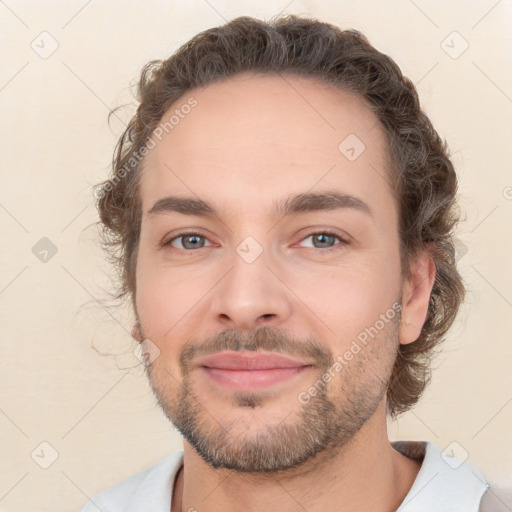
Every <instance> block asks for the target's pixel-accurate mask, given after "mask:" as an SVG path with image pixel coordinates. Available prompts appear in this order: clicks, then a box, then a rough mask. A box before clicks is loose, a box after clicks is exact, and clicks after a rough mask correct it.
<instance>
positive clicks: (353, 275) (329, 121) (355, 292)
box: [133, 73, 435, 512]
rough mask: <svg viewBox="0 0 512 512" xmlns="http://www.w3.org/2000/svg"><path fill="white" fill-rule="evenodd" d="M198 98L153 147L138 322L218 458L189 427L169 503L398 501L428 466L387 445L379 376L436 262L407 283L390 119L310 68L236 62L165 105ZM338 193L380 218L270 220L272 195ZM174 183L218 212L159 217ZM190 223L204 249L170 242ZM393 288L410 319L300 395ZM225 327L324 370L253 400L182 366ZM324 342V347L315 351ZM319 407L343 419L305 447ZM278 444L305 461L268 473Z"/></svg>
mask: <svg viewBox="0 0 512 512" xmlns="http://www.w3.org/2000/svg"><path fill="white" fill-rule="evenodd" d="M190 96H193V97H194V98H195V99H196V100H197V106H196V107H195V108H194V109H193V110H192V111H191V113H190V114H188V115H187V116H186V117H185V118H184V119H182V120H181V121H180V123H179V124H178V125H177V126H175V127H174V128H173V129H172V130H171V131H169V133H167V134H164V136H163V137H161V140H158V139H157V138H155V137H154V141H155V147H154V148H153V149H152V150H151V151H150V153H149V154H148V155H147V157H146V158H145V160H144V166H143V171H142V175H141V180H140V195H141V200H142V211H143V218H142V225H141V236H140V245H139V252H138V260H137V269H136V286H137V289H136V295H135V310H136V315H137V319H138V321H139V323H140V328H139V329H134V331H133V335H134V337H135V338H136V339H138V340H139V341H141V340H142V339H149V340H151V343H153V344H154V345H156V346H157V347H158V349H159V351H160V354H159V357H158V358H156V359H155V360H154V361H153V362H152V363H151V364H150V365H149V366H147V367H146V369H147V372H148V377H149V380H150V383H151V386H152V388H153V391H154V392H155V395H156V396H157V398H158V401H159V403H160V405H161V406H162V408H163V410H164V412H165V413H166V414H167V416H168V417H169V419H170V420H171V421H173V422H176V421H177V422H178V423H181V425H182V426H184V425H185V426H191V425H192V426H195V427H196V429H197V430H196V434H198V435H200V436H202V439H203V441H204V445H206V446H207V447H210V448H212V450H211V452H212V453H213V455H212V456H213V457H214V458H215V457H217V459H215V460H216V461H217V462H219V467H213V466H212V464H211V463H208V462H207V461H205V459H204V457H202V456H201V455H200V454H199V453H198V451H197V450H196V449H195V448H194V446H193V445H192V444H191V443H190V442H189V441H188V440H187V438H185V439H184V469H183V470H182V471H180V473H179V475H178V478H177V481H176V484H175V487H174V489H173V507H172V512H176V511H187V510H198V511H200V512H213V511H222V512H227V511H235V510H245V511H248V512H251V511H256V510H280V511H282V512H288V511H289V512H292V511H296V510H299V509H300V510H303V509H305V510H308V512H316V511H321V510H322V511H323V510H334V509H336V510H339V511H348V510H350V511H363V510H373V511H375V512H384V511H392V510H396V508H398V506H399V505H400V503H401V502H402V500H403V499H404V497H405V496H406V494H407V492H408V491H409V489H410V487H411V485H412V483H413V481H414V479H415V477H416V475H417V472H418V470H419V468H420V464H419V463H418V462H417V461H413V460H410V459H407V458H406V457H404V456H403V455H401V454H399V453H398V452H397V451H396V450H394V449H393V448H392V446H391V445H390V443H389V440H388V436H387V430H386V400H385V389H386V383H387V379H388V378H389V375H390V373H391V368H392V364H393V361H394V358H395V356H396V351H397V348H398V344H399V343H403V344H406V343H411V342H413V341H415V340H416V339H417V338H418V336H419V335H420V332H421V328H422V326H423V324H424V322H425V319H426V315H427V308H428V302H429V297H430V293H431V290H432V286H433V282H434V277H435V267H434V264H433V262H432V261H431V259H430V258H429V256H428V255H427V254H426V253H421V254H420V255H418V258H417V259H416V260H415V261H414V262H412V276H411V278H410V279H409V280H404V279H403V278H402V274H401V269H400V255H399V235H398V212H397V207H396V204H395V200H394V198H393V193H392V190H391V188H390V185H389V183H388V179H389V178H387V176H388V171H387V170H386V164H385V162H386V160H385V158H386V151H387V146H386V140H385V137H384V132H383V130H382V129H381V127H380V125H379V124H378V121H377V118H376V117H375V116H374V114H373V113H372V112H371V111H370V110H369V108H368V107H367V105H366V104H365V103H364V101H363V100H362V99H361V98H360V97H358V96H356V95H353V94H349V93H347V92H343V91H340V90H338V89H334V88H332V87H328V86H325V85H321V84H319V83H317V82H315V81H314V80H312V79H305V78H298V77H293V76H286V77H280V76H258V75H254V74H249V73H247V74H241V75H237V76H236V77H234V78H230V79H229V80H225V81H222V82H219V83H216V84H213V85H210V86H208V87H206V88H202V89H197V90H194V91H190V92H189V93H187V95H186V96H185V97H183V98H181V99H180V100H178V101H177V102H176V103H175V104H174V105H172V106H171V108H170V109H169V113H172V112H173V111H174V110H175V109H176V108H179V106H180V105H182V104H184V103H185V102H186V101H187V99H188V98H189V97H190ZM168 117H169V116H168V115H166V116H164V119H167V118H168ZM349 134H356V135H357V136H358V137H359V139H360V140H361V141H363V143H364V144H365V146H366V149H365V150H364V151H363V153H362V154H361V155H360V156H359V157H358V158H357V159H356V160H354V161H349V160H348V159H347V158H346V157H345V156H344V155H343V154H342V153H341V152H340V151H339V149H338V145H339V144H340V142H342V141H343V140H344V139H345V137H347V135H349ZM328 190H329V191H337V192H339V193H341V194H350V195H353V196H356V197H357V198H360V199H361V200H362V201H364V202H365V203H366V204H367V205H369V207H370V209H371V212H372V215H367V214H365V213H364V212H361V211H358V210H355V209H353V208H343V209H338V210H333V211H315V212H306V213H300V214H296V215H290V216H288V217H284V218H278V219H275V218H272V217H271V211H272V207H273V204H274V202H275V201H279V200H280V199H282V198H284V197H287V196H288V195H291V194H299V193H307V192H325V191H328ZM171 194H172V195H180V196H183V197H194V198H201V199H202V200H205V201H208V202H210V203H212V204H213V205H215V207H216V208H217V209H218V210H219V212H220V216H219V218H215V217H214V218H203V217H199V216H195V215H183V214H180V213H176V212H166V213H162V214H159V215H149V214H148V210H149V209H151V207H152V206H153V205H154V204H155V202H156V201H157V200H159V199H161V198H163V197H166V196H169V195H171ZM326 229H327V230H328V231H335V232H336V233H337V234H339V236H340V237H341V239H345V240H347V241H348V243H347V242H342V241H341V239H337V238H336V237H334V238H329V239H328V240H327V242H329V243H328V244H325V243H324V245H323V246H322V245H321V244H319V242H320V241H324V242H325V239H323V240H318V237H315V236H311V234H312V233H313V234H314V233H322V230H326ZM188 231H198V232H200V233H201V235H202V236H204V237H206V238H205V239H203V238H199V240H198V239H195V240H194V241H195V242H196V243H197V241H199V242H200V244H199V245H198V246H196V247H199V248H190V241H191V240H190V239H184V238H175V237H177V236H178V235H183V233H186V232H188ZM247 236H251V237H253V238H254V239H255V240H256V241H257V243H258V244H259V245H260V247H261V249H262V253H261V255H260V256H259V257H258V258H257V259H256V260H255V261H253V262H252V263H248V262H247V261H245V260H244V259H243V258H242V257H241V256H240V254H239V253H238V252H237V250H236V249H237V247H238V246H239V245H240V243H241V242H242V241H244V239H245V238H246V237H247ZM336 236H338V235H336ZM192 238H193V237H192ZM320 238H321V236H320ZM169 239H172V244H171V245H163V242H166V241H168V240H169ZM315 239H316V242H315ZM187 243H188V245H187V247H189V248H188V249H187V248H185V244H187ZM315 244H316V245H317V247H319V248H315ZM201 245H204V246H202V247H201ZM330 248H331V249H332V250H331V251H330V252H326V251H327V249H330ZM251 250H252V249H251ZM397 301H399V304H400V305H401V318H400V320H398V316H397V317H396V318H395V319H394V321H389V322H387V323H385V325H384V327H383V328H382V329H380V331H379V333H378V335H377V336H376V337H375V338H373V339H371V341H370V342H369V343H368V344H367V345H366V346H364V347H363V348H362V349H361V351H360V352H358V353H357V354H355V355H354V357H353V359H352V360H350V361H349V362H348V363H347V364H346V365H345V366H344V367H343V369H342V370H341V371H338V372H335V374H334V377H333V378H332V379H331V380H330V381H329V382H328V383H327V385H326V387H325V390H324V392H323V394H322V393H320V397H312V399H311V401H310V402H309V403H307V404H304V403H301V401H300V400H299V399H298V395H299V393H300V392H302V391H304V390H307V389H308V388H309V387H310V386H311V385H312V384H313V383H314V382H316V381H317V380H318V379H319V378H320V377H321V376H322V374H323V373H324V370H325V368H326V367H325V366H322V362H325V361H327V360H328V359H329V356H330V358H331V362H332V360H336V357H337V356H339V355H342V354H344V353H345V352H346V351H347V350H348V349H349V348H350V345H351V343H352V341H353V340H354V339H356V337H357V336H358V334H360V333H361V332H362V331H364V329H365V328H368V327H370V326H374V325H375V324H376V321H377V320H378V319H379V318H381V317H380V315H382V314H384V313H385V312H386V311H388V310H389V309H390V308H391V307H392V305H393V304H395V303H396V302H397ZM265 328H266V329H265ZM262 329H263V331H262ZM225 330H227V331H226V332H229V333H231V334H232V335H233V336H234V337H235V338H232V339H235V340H238V341H241V340H243V341H246V342H248V341H251V340H252V342H254V344H255V345H254V347H253V348H258V349H264V348H265V347H274V346H275V347H279V350H278V351H279V352H282V353H284V354H287V355H290V356H292V357H296V358H299V359H301V360H303V359H306V357H305V356H304V354H302V352H301V351H299V352H301V354H300V355H297V354H298V353H297V352H296V351H297V350H298V349H299V348H302V347H304V350H305V351H306V353H311V358H310V361H312V363H313V366H311V367H310V368H308V369H307V370H306V371H304V372H302V373H301V374H299V375H298V376H296V377H294V378H292V379H290V380H288V381H285V382H283V383H279V384H277V385H275V386H273V387H272V388H271V389H270V390H265V392H263V391H259V392H256V393H254V394H250V395H249V394H245V395H246V396H242V395H244V394H243V393H241V394H236V395H235V393H234V392H233V391H231V390H229V389H226V388H221V387H219V386H218V385H217V384H215V383H213V382H212V381H211V380H209V378H208V377H207V376H205V375H204V372H201V371H200V370H199V369H197V368H194V367H193V362H194V356H193V357H192V358H191V359H189V360H188V362H189V363H190V365H188V366H187V365H185V366H184V365H183V364H180V356H182V355H183V353H184V351H185V349H187V348H190V347H195V348H196V349H197V351H198V352H197V354H196V355H197V357H199V356H201V355H204V353H205V352H204V349H205V347H206V343H207V342H211V341H212V340H213V342H217V343H218V344H217V345H216V346H217V347H227V346H228V345H226V344H225V343H227V342H226V341H225V340H226V338H222V337H219V336H220V333H221V332H223V331H225ZM262 332H267V333H270V335H272V333H276V336H277V333H281V334H282V337H281V338H279V340H280V342H281V344H279V345H267V343H268V338H266V337H265V336H263V335H260V334H261V333H262ZM275 339H276V340H277V339H278V338H277V337H276V338H275ZM223 343H224V344H223ZM314 344H317V346H318V347H320V353H321V354H322V355H323V356H325V357H326V358H327V359H326V360H324V359H322V357H320V356H318V357H317V358H316V359H315V357H313V354H315V352H313V351H311V352H308V350H310V349H311V348H312V347H313V346H314ZM294 351H295V352H294ZM322 407H324V409H322ZM315 411H316V412H318V411H324V412H325V411H329V412H328V414H329V415H330V416H328V417H329V419H330V420H332V423H330V425H331V431H329V432H328V435H327V434H326V428H327V426H326V425H324V424H323V423H322V422H321V421H320V419H318V421H316V422H313V425H318V432H317V434H318V435H319V436H320V437H321V435H322V433H324V434H326V435H325V439H324V438H322V439H320V441H318V443H319V444H318V446H316V448H315V450H316V451H315V453H314V454H312V453H309V455H308V454H306V455H305V452H304V450H305V449H306V448H305V447H307V443H306V438H302V437H300V436H301V434H304V432H305V430H303V431H301V430H300V427H301V426H304V425H305V424H304V421H305V418H308V417H310V418H314V417H315V416H314V413H315ZM301 414H302V415H301ZM326 414H327V413H326ZM324 416H326V415H325V414H324ZM333 425H334V427H333ZM324 427H325V428H324ZM286 429H288V430H286ZM294 429H295V430H294ZM271 433H272V435H271ZM286 433H288V434H290V433H292V434H293V435H295V437H293V435H292V436H290V435H285V434H286ZM282 446H286V447H287V449H289V450H290V452H292V453H294V455H296V456H297V457H299V456H300V455H302V456H303V460H300V461H298V460H295V461H293V460H286V461H285V460H284V458H283V459H282V460H281V459H280V460H278V461H277V462H276V466H275V467H274V468H273V469H269V468H267V470H263V469H264V468H263V466H261V465H262V464H263V463H264V462H265V461H266V460H267V461H268V459H269V457H268V455H269V454H271V453H278V454H279V453H280V452H279V449H280V447H282ZM219 447H220V448H221V450H218V448H219ZM255 447H259V448H260V449H261V451H260V454H263V455H265V454H267V456H266V457H263V456H262V457H260V459H258V462H259V464H260V466H258V467H257V465H255V466H254V468H253V469H254V471H250V470H247V468H246V470H241V468H238V469H237V468H234V467H229V464H228V461H243V460H244V457H245V456H247V455H248V454H251V453H253V452H251V451H250V449H254V448H255ZM322 447H323V449H322ZM222 450H224V452H222ZM266 450H267V451H266ZM276 450H277V452H276ZM294 450H295V451H294ZM301 450H302V452H301ZM221 452H222V453H223V454H222V453H221ZM203 455H204V454H203ZM210 462H211V461H210ZM278 463H281V466H279V464H278ZM222 464H224V466H222ZM255 464H256V463H255ZM249 469H250V468H249ZM299 504H300V505H299ZM302 507H303V508H302Z"/></svg>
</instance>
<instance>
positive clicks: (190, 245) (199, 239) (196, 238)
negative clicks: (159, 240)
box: [164, 233, 207, 251]
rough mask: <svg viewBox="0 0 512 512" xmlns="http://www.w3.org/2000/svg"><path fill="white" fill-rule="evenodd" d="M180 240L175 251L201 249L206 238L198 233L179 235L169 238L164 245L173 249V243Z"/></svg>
mask: <svg viewBox="0 0 512 512" xmlns="http://www.w3.org/2000/svg"><path fill="white" fill-rule="evenodd" d="M180 239H181V240H182V242H181V247H177V249H181V250H185V251H189V250H193V249H202V248H203V247H205V241H206V240H207V238H206V237H205V236H203V235H201V234H199V233H182V234H181V235H178V236H175V237H174V238H171V239H170V240H169V241H168V242H165V243H164V245H170V246H172V247H175V245H174V244H173V242H175V241H176V240H180Z"/></svg>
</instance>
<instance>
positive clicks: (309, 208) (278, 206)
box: [147, 191, 373, 219]
mask: <svg viewBox="0 0 512 512" xmlns="http://www.w3.org/2000/svg"><path fill="white" fill-rule="evenodd" d="M345 208H350V209H353V210H356V211H359V212H362V213H364V214H366V215H369V216H370V217H373V213H372V210H371V208H370V207H369V206H368V205H367V204H366V203H365V202H364V201H363V200H361V199H359V198H358V197H355V196H352V195H349V194H340V193H339V192H334V191H333V192H324V193H311V192H310V193H303V194H297V195H293V196H289V197H287V198H285V199H284V200H280V201H276V202H274V208H273V210H272V213H271V216H272V218H274V219H278V218H282V217H286V216H288V215H297V214H300V213H307V212H314V211H333V210H339V209H345ZM171 212H176V213H181V214H182V215H195V216H199V217H207V218H210V217H211V218H213V217H217V218H220V217H221V216H220V213H219V212H218V211H217V209H216V208H215V207H214V206H213V205H212V204H210V203H208V202H206V201H203V200H202V199H198V198H194V197H181V196H168V197H164V198H162V199H158V200H157V201H156V202H155V204H154V205H153V206H152V207H151V208H150V209H149V210H148V212H147V216H148V217H153V216H156V215H158V214H163V213H171Z"/></svg>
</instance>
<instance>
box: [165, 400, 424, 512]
mask: <svg viewBox="0 0 512 512" xmlns="http://www.w3.org/2000/svg"><path fill="white" fill-rule="evenodd" d="M381 409H382V408H379V410H377V411H376V413H375V414H374V415H373V416H372V418H370V419H369V420H368V421H367V422H366V423H365V425H364V426H363V427H362V428H361V429H360V430H359V432H358V433H357V434H356V436H354V438H352V440H351V441H350V442H349V443H347V444H346V445H344V446H343V447H341V448H339V449H338V450H336V451H333V450H326V451H325V452H323V453H321V454H319V455H317V456H316V457H315V458H314V459H313V460H310V461H308V462H307V463H305V464H303V465H301V466H300V467H298V468H292V469H290V470H287V471H283V472H280V473H275V474H264V475H262V474H247V473H238V472H235V471H231V470H227V469H214V468H212V467H211V466H209V465H208V464H206V463H205V462H204V461H203V460H202V459H201V457H200V456H199V455H198V454H197V453H196V452H195V450H194V449H193V448H192V446H191V445H190V444H189V443H187V442H186V441H185V443H184V465H183V470H182V471H180V473H179V475H178V478H177V480H176V484H175V488H174V496H173V506H172V511H171V512H183V511H188V510H200V511H201V512H221V511H222V512H231V511H233V512H235V511H238V510H244V511H247V512H256V511H260V510H280V512H292V511H293V512H295V511H296V510H297V508H298V505H297V504H300V506H299V508H300V509H304V510H307V511H308V512H320V511H322V512H323V511H325V510H338V511H340V512H345V511H349V510H350V511H351V512H359V511H361V512H362V511H367V510H372V511H374V512H391V511H395V510H396V509H397V508H398V507H399V505H400V503H401V502H402V501H403V499H404V498H405V496H406V495H407V493H408V491H409V489H410V488H411V486H412V484H413V482H414V479H415V478H416V475H417V474H418V471H419V469H420V466H421V464H420V463H418V462H416V461H413V460H411V459H408V458H406V457H404V456H403V455H401V454H400V453H399V452H398V451H396V450H394V449H393V447H392V446H391V444H390V443H389V440H388V437H387V430H386V417H385V411H384V410H381Z"/></svg>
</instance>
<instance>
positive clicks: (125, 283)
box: [95, 15, 465, 416]
mask: <svg viewBox="0 0 512 512" xmlns="http://www.w3.org/2000/svg"><path fill="white" fill-rule="evenodd" d="M244 71H252V72H257V73H268V74H278V75H280V74H283V73H286V74H294V75H298V76H302V77H310V78H314V79H315V80H317V81H321V82H323V83H328V84H332V85H335V86H336V87H338V88H340V89H342V90H345V91H350V92H353V93H356V94H358V95H360V96H361V97H363V98H364V99H365V100H366V103H367V105H368V106H369V108H370V109H371V110H372V111H373V112H374V113H375V115H376V116H377V118H378V119H379V120H380V123H381V124H382V126H383V128H384V131H385V133H386V136H387V139H388V142H389V149H390V151H389V155H388V156H389V160H390V164H391V165H390V166H389V167H390V171H389V173H390V176H389V179H390V180H392V183H393V186H392V189H393V190H394V191H395V197H396V201H397V205H398V211H399V219H400V220H399V231H400V239H401V247H400V254H401V264H402V275H403V277H404V278H407V277H409V276H410V263H411V262H412V260H413V258H414V257H415V256H416V255H417V254H418V253H419V251H423V250H427V251H428V252H429V254H430V255H431V257H432V259H433V261H434V263H435V267H436V277H435V282H434V285H433V289H432V293H431V296H430V303H429V308H428V315H427V320H426V322H425V324H424V326H423V329H422V331H421V334H420V336H419V338H418V339H417V340H416V341H415V342H413V343H410V344H406V345H400V347H399V352H398V356H397V358H396V362H395V365H394V368H393V371H392V375H391V379H390V382H389V386H388V390H387V407H388V412H389V414H391V415H392V416H396V415H398V414H400V413H402V412H404V411H406V410H408V409H409V408H410V407H412V406H413V405H414V404H415V403H416V402H417V401H418V399H419V398H420V396H421V394H422V393H423V391H424V389H425V387H426V385H427V383H428V382H429V381H430V366H431V359H432V356H433V353H434V348H435V347H436V346H437V345H438V344H439V342H440V341H442V339H443V337H444V335H445V333H446V331H447V330H448V328H449V327H450V326H451V324H452V323H453V321H454V319H455V317H456V314H457V312H458V309H459V306H460V304H461V302H462V300H463V298H464V295H465V287H464V284H463V282H462V279H461V276H460V274H459V272H458V271H457V268H456V265H455V251H454V243H453V242H454V240H453V229H454V227H455V225H456V223H457V222H458V220H459V219H458V213H457V211H456V203H455V194H456V190H457V178H456V175H455V170H454V168H453V165H452V163H451V161H450V158H449V154H448V149H447V146H446V143H445V142H444V141H443V140H442V139H441V138H440V137H439V135H438V134H437V132H436V131H435V129H434V128H433V126H432V123H431V122H430V120H429V119H428V117H427V116H426V114H425V113H424V112H423V111H422V110H421V108H420V103H419V99H418V94H417V92H416V89H415V87H414V85H413V84H412V82H411V81H410V80H409V79H408V78H406V77H404V76H403V75H402V73H401V71H400V68H399V67H398V65H397V64H396V63H395V62H394V61H393V60H392V59H391V58H390V57H388V56H387V55H385V54H383V53H380V52H379V51H378V50H376V49H375V48H374V47H373V46H372V45H371V44H370V43H369V42H368V40H367V38H366V37H365V36H364V35H362V34H361V33H359V32H358V31H355V30H341V29H340V28H338V27H336V26H333V25H330V24H328V23H324V22H321V21H318V20H315V19H311V18H308V17H303V16H295V15H290V16H285V17H278V18H276V19H272V20H271V21H269V22H264V21H261V20H257V19H254V18H251V17H246V16H244V17H240V18H237V19H234V20H232V21H231V22H229V23H227V24H225V25H223V26H220V27H216V28H211V29H209V30H206V31H204V32H201V33H199V34H198V35H196V36H195V37H194V38H192V39H191V40H190V41H189V42H187V43H186V44H184V45H183V46H182V47H181V48H179V49H178V50H177V51H176V52H175V53H174V54H173V55H172V56H171V57H169V58H168V59H166V60H156V61H151V62H149V63H148V64H147V65H146V66H145V67H144V69H143V70H142V74H141V77H140V81H139V85H138V99H139V101H140V103H139V106H138V108H137V111H136V114H135V115H134V116H133V118H132V119H131V121H130V122H129V124H128V126H127V128H126V130H125V131H124V133H123V134H122V136H121V137H120V139H119V141H118V144H117V146H116V150H115V152H114V158H113V165H112V175H111V177H110V179H108V180H106V181H104V182H102V183H99V184H98V185H96V187H95V193H96V197H97V207H98V211H99V215H100V219H101V224H102V227H103V229H102V236H103V239H102V240H103V247H104V248H105V249H106V250H107V252H108V254H109V255H110V259H111V262H113V263H114V264H115V266H116V269H117V271H118V275H119V278H120V288H119V293H118V295H117V298H118V299H120V298H124V297H125V296H126V295H129V296H130V298H131V300H132V304H134V299H135V269H136V261H137V252H138V243H139V234H140V225H141V217H142V211H141V201H140V197H139V193H138V188H139V176H140V172H138V169H139V166H140V162H141V160H142V157H143V156H144V154H145V151H146V152H147V148H146V144H147V143H148V141H149V140H150V136H151V134H152V133H153V131H154V130H155V128H156V127H157V126H158V125H159V123H160V122H161V120H162V117H163V116H164V114H165V113H166V112H167V110H168V109H169V107H170V106H171V105H172V104H173V103H174V102H175V101H176V100H177V99H179V98H180V97H181V96H182V95H183V94H185V93H186V92H187V91H190V90H192V89H194V88H197V87H201V86H205V85H208V84H211V83H213V82H215V81H219V80H222V79H224V78H226V77H229V76H232V75H234V74H236V73H241V72H244Z"/></svg>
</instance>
